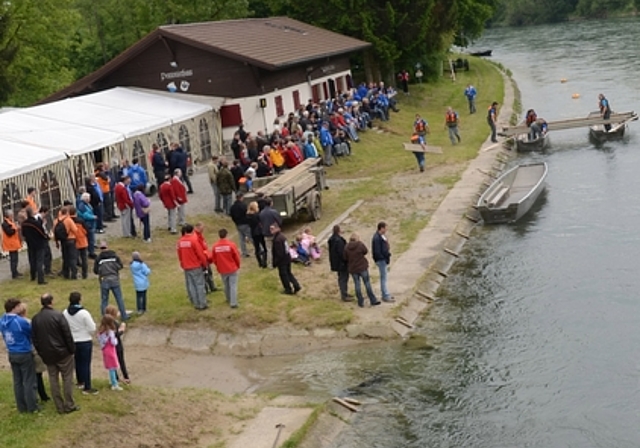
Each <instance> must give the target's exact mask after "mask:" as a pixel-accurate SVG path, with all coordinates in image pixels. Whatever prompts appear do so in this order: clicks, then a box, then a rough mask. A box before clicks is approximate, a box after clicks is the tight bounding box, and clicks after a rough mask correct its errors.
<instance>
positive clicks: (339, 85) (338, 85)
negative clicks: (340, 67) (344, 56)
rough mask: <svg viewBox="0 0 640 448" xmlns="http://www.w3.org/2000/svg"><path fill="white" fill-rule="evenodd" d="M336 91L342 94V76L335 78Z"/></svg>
mask: <svg viewBox="0 0 640 448" xmlns="http://www.w3.org/2000/svg"><path fill="white" fill-rule="evenodd" d="M336 89H337V90H338V94H340V93H344V78H343V77H342V76H338V77H337V78H336Z"/></svg>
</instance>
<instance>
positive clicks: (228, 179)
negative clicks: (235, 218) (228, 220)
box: [216, 160, 236, 215]
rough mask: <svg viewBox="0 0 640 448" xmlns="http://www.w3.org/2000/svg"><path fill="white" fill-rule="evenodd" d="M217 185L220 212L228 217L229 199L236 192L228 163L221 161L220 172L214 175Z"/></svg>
mask: <svg viewBox="0 0 640 448" xmlns="http://www.w3.org/2000/svg"><path fill="white" fill-rule="evenodd" d="M216 182H217V184H218V192H219V193H220V196H221V197H222V210H223V211H224V212H225V213H226V214H227V215H228V214H230V213H231V197H232V195H233V192H234V191H235V190H236V184H235V182H234V181H233V174H231V171H229V162H227V161H226V160H222V161H221V162H220V170H218V174H217V175H216Z"/></svg>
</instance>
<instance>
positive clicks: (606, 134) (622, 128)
mask: <svg viewBox="0 0 640 448" xmlns="http://www.w3.org/2000/svg"><path fill="white" fill-rule="evenodd" d="M599 116H600V112H591V113H590V114H589V118H592V117H599ZM637 119H638V116H637V115H634V116H633V117H632V118H631V119H629V120H625V121H621V122H618V123H611V125H610V126H611V129H609V130H608V131H607V130H605V128H604V126H605V125H604V124H597V125H592V126H589V137H591V138H592V139H593V140H594V141H596V142H604V141H607V140H616V139H620V138H622V137H624V133H625V132H626V130H627V123H628V122H629V121H633V120H637Z"/></svg>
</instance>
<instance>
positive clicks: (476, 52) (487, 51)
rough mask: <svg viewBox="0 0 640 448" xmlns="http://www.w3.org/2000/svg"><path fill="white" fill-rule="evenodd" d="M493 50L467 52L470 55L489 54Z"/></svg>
mask: <svg viewBox="0 0 640 448" xmlns="http://www.w3.org/2000/svg"><path fill="white" fill-rule="evenodd" d="M491 53H493V50H483V51H473V52H471V53H469V54H470V55H471V56H491Z"/></svg>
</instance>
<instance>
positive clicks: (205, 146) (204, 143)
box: [198, 118, 212, 161]
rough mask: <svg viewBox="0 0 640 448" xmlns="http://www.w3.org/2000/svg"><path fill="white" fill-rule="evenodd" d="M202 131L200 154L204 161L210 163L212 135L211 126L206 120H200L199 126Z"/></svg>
mask: <svg viewBox="0 0 640 448" xmlns="http://www.w3.org/2000/svg"><path fill="white" fill-rule="evenodd" d="M198 130H199V131H200V154H202V160H203V161H208V160H210V159H211V156H212V154H211V134H210V133H209V124H208V123H207V120H205V119H204V118H201V119H200V124H199V125H198Z"/></svg>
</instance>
